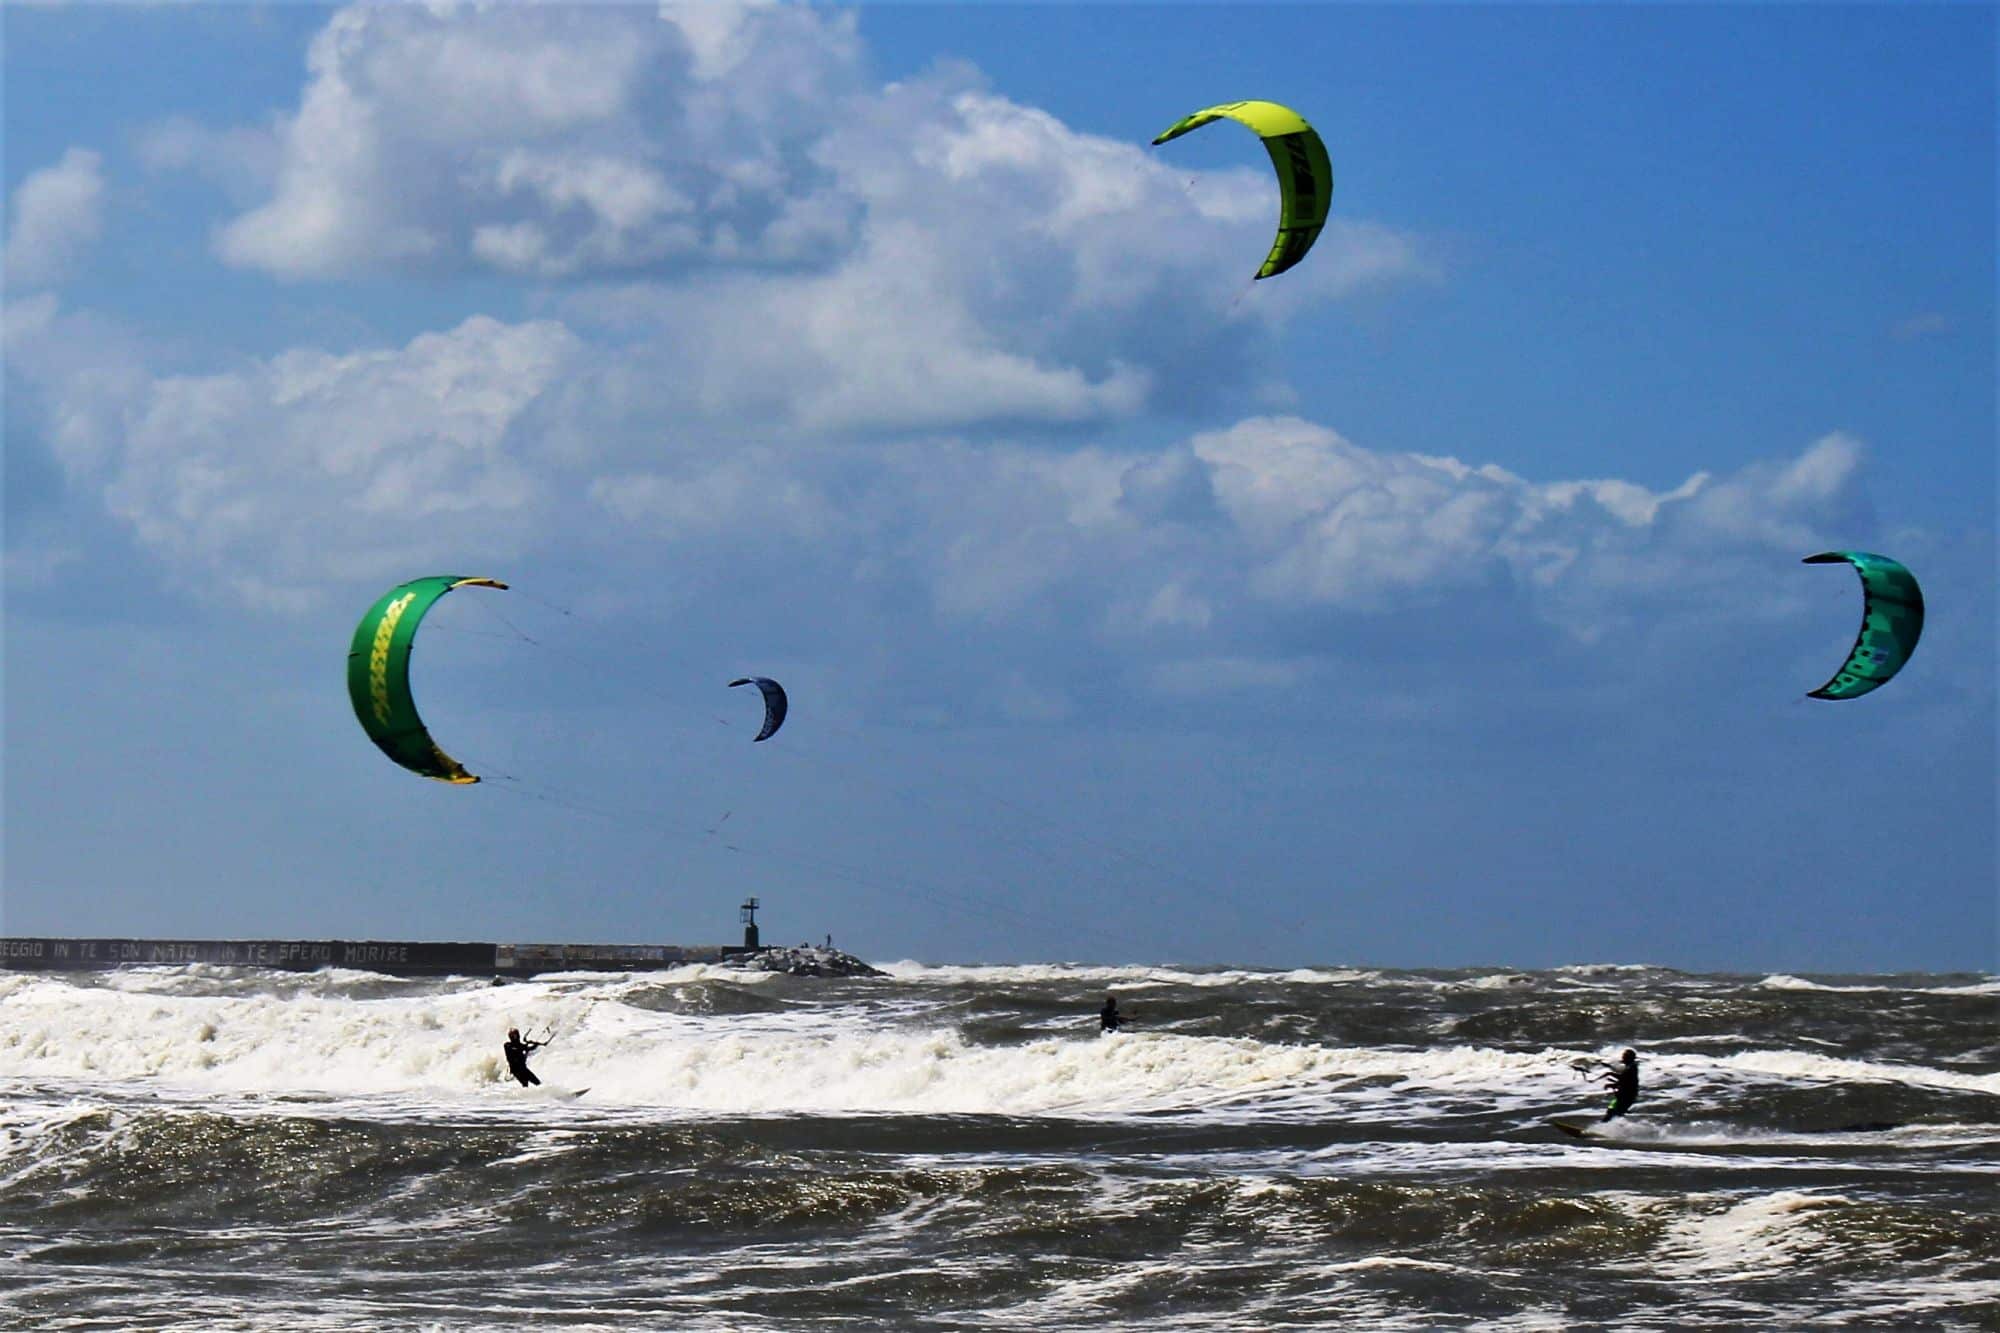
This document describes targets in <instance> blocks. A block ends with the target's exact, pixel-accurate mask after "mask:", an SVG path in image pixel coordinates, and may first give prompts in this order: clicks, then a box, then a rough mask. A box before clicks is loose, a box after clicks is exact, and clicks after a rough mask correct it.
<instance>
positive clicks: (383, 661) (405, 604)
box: [347, 574, 507, 783]
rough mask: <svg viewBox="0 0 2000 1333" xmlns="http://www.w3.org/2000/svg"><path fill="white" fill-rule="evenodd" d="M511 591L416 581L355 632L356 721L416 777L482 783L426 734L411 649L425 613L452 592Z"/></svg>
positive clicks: (396, 590) (461, 581) (447, 580)
mask: <svg viewBox="0 0 2000 1333" xmlns="http://www.w3.org/2000/svg"><path fill="white" fill-rule="evenodd" d="M506 586H507V585H506V584H504V583H502V582H500V581H499V580H497V579H470V578H460V577H458V576H457V575H452V574H443V575H436V576H433V577H431V578H424V579H412V580H410V581H409V582H408V583H399V584H397V585H396V586H395V587H393V588H391V589H389V591H387V592H385V593H383V594H382V596H381V597H380V599H378V600H377V601H376V603H375V605H373V606H371V607H369V608H368V614H367V615H365V616H363V617H361V623H360V624H359V625H356V626H355V627H354V643H353V645H352V646H351V647H349V649H348V650H347V697H348V698H349V699H350V700H352V701H353V703H354V716H356V717H357V718H359V719H361V728H362V730H364V731H366V732H367V733H368V739H369V740H372V741H374V742H375V744H376V745H378V746H380V747H381V750H382V753H383V754H386V755H388V756H389V757H390V758H391V759H393V760H395V761H396V762H397V763H399V764H401V765H402V766H403V767H404V768H407V769H409V770H410V771H411V772H413V773H421V774H423V775H424V776H425V777H427V778H436V779H437V780H438V781H439V782H458V783H465V782H477V781H479V779H478V778H476V777H474V776H473V775H472V774H470V773H468V772H466V771H465V769H464V768H462V767H460V765H459V762H458V761H457V760H456V759H453V758H452V757H451V756H450V755H448V754H446V753H445V752H444V751H443V750H440V749H438V747H437V745H436V743H434V742H433V741H432V740H431V734H430V732H429V731H427V730H425V729H424V722H423V719H422V718H421V717H419V716H418V715H417V704H416V700H415V699H414V698H412V697H411V695H410V645H411V643H412V641H414V640H415V638H416V636H417V626H418V624H419V623H421V622H422V620H423V618H424V614H425V613H426V612H427V611H429V610H430V609H431V606H432V604H433V603H435V602H436V601H437V599H438V598H440V597H442V596H444V595H445V594H446V593H448V592H450V591H451V590H452V589H454V588H503V589H504V588H505V587H506Z"/></svg>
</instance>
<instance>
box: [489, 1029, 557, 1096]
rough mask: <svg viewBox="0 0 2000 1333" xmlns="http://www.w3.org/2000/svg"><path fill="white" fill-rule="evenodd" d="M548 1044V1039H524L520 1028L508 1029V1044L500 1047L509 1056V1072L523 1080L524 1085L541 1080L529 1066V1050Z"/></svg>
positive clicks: (535, 1049) (522, 1084) (537, 1049)
mask: <svg viewBox="0 0 2000 1333" xmlns="http://www.w3.org/2000/svg"><path fill="white" fill-rule="evenodd" d="M546 1045H548V1043H547V1042H546V1041H522V1040H521V1029H519V1028H508V1029H507V1044H506V1045H505V1046H503V1047H501V1048H500V1049H501V1050H502V1051H503V1052H505V1053H506V1056H507V1072H508V1073H510V1074H512V1075H513V1076H514V1077H515V1078H517V1079H519V1080H521V1086H522V1087H524V1088H525V1087H527V1086H528V1085H530V1084H539V1083H540V1082H541V1080H540V1079H538V1078H536V1077H535V1071H534V1070H532V1069H530V1068H528V1052H529V1051H539V1050H540V1049H541V1048H542V1047H544V1046H546Z"/></svg>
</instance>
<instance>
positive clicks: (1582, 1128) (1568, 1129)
mask: <svg viewBox="0 0 2000 1333" xmlns="http://www.w3.org/2000/svg"><path fill="white" fill-rule="evenodd" d="M1549 1123H1550V1124H1551V1125H1553V1126H1555V1127H1556V1128H1557V1129H1559V1130H1561V1131H1562V1132H1563V1133H1565V1134H1567V1135H1569V1136H1570V1137H1571V1138H1574V1139H1588V1138H1595V1137H1597V1136H1596V1135H1594V1134H1592V1133H1591V1132H1590V1126H1588V1125H1572V1124H1571V1123H1570V1122H1569V1121H1567V1120H1551V1121H1549Z"/></svg>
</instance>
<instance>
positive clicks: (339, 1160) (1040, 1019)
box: [0, 964, 2000, 1330]
mask: <svg viewBox="0 0 2000 1333" xmlns="http://www.w3.org/2000/svg"><path fill="white" fill-rule="evenodd" d="M891 970H892V972H893V975H892V976H891V977H890V978H888V979H883V980H859V979H857V980H846V981H827V980H809V979H795V978H789V977H783V976H769V975H744V974H737V973H733V972H724V971H720V970H716V969H706V968H690V969H687V970H684V971H681V972H675V973H664V974H652V975H648V976H618V977H612V976H562V977H549V978H542V979H538V980H536V981H533V982H527V983H513V984H509V985H505V986H498V987H495V986H489V985H486V984H484V983H478V982H471V981H445V982H436V981H397V980H392V979H387V978H382V977H377V976H370V975H365V974H360V973H345V972H326V973H318V974H312V975H303V976H301V975H290V974H274V973H267V972H258V971H254V970H229V969H213V968H199V967H196V968H165V969H146V970H136V971H129V972H122V973H112V974H103V975H98V976H87V977H80V978H63V977H56V976H41V975H27V974H13V975H8V974H0V1255H4V1258H0V1325H4V1326H5V1327H11V1328H36V1329H84V1328H90V1329H103V1328H118V1329H145V1328H176V1329H181V1328H191V1327H199V1328H208V1329H260V1330H261V1329H272V1330H278V1329H282V1330H310V1329H333V1328H339V1329H348V1328H375V1329H451V1330H458V1329H489V1328H490V1329H499V1328H519V1327H523V1326H526V1325H527V1324H529V1323H530V1322H532V1323H533V1324H534V1325H535V1326H537V1327H552V1328H576V1329H613V1328H615V1329H635V1328H657V1329H676V1330H683V1329H685V1330H723V1329H727V1330H765V1329H791V1328H808V1327H810V1328H820V1327H831V1326H847V1327H853V1328H867V1329H878V1328H891V1329H957V1328H1002V1329H1036V1330H1043V1329H1068V1328H1130V1329H1139V1328H1145V1329H1148V1330H1158V1329H1195V1328H1199V1329H1223V1328H1238V1329H1277V1328H1296V1327H1304V1326H1309V1325H1324V1326H1330V1327H1340V1328H1367V1329H1439V1328H1483V1329H1550V1330H1555V1329H1588V1328H1610V1327H1614V1326H1615V1327H1618V1328H1620V1329H1633V1328H1651V1329H1670V1328H1671V1329H1685V1328H1726V1329H1743V1328H1788V1329H1802V1328H1814V1327H1822V1328H1831V1327H1836V1326H1837V1327H1842V1328H1895V1329H1995V1328H2000V1220H1996V1212H1997V1211H2000V1210H1996V1207H1995V1205H1996V1203H2000V981H1996V980H1995V979H1994V978H1993V977H1990V976H1957V977H1934V976H1929V977H1853V978H1814V979H1810V980H1807V979H1800V978H1792V977H1782V976H1773V977H1717V976H1700V975H1690V974H1684V973H1675V972H1669V971H1662V970H1657V969H1644V968H1609V967H1607V968H1574V969H1566V970H1561V971H1554V972H1537V973H1505V972H1498V973H1496V972H1375V971H1359V970H1308V971H1295V972H1285V973H1270V972H1247V971H1205V972H1184V971H1174V970H1166V969H1149V968H1116V969H1109V968H1071V967H966V968H939V967H922V966H918V965H915V964H901V965H895V966H893V967H892V969H891ZM1107 990H1110V991H1114V992H1115V993H1116V994H1117V995H1118V996H1119V999H1120V1006H1121V1008H1123V1009H1124V1010H1125V1011H1126V1012H1127V1014H1128V1016H1129V1018H1130V1020H1131V1026H1130V1028H1129V1029H1128V1030H1127V1031H1125V1032H1121V1033H1119V1034H1117V1035H1115V1036H1111V1037H1099V1036H1098V1035H1097V1033H1096V1031H1095V1028H1096V1023H1095V1012H1096V1009H1097V1007H1098V1005H1099V1004H1100V1003H1101V1002H1102V1000H1103V996H1104V994H1105V993H1106V991H1107ZM545 1023H553V1024H554V1025H555V1028H556V1039H555V1042H554V1044H553V1045H551V1046H550V1047H549V1048H548V1049H547V1050H545V1051H542V1052H539V1053H538V1054H537V1056H536V1058H535V1065H536V1067H537V1069H538V1071H539V1072H540V1073H541V1075H542V1076H543V1077H544V1079H546V1080H547V1086H545V1087H544V1088H541V1089H536V1090H524V1089H521V1088H519V1087H517V1086H515V1085H514V1084H513V1083H512V1082H511V1081H510V1080H508V1079H507V1078H506V1075H505V1069H504V1066H503V1064H502V1062H501V1060H500V1052H499V1046H500V1041H501V1038H502V1037H503V1035H504V1030H505V1029H506V1027H508V1026H510V1025H518V1026H521V1027H523V1028H527V1027H531V1026H534V1027H539V1026H541V1025H542V1024H545ZM1628 1045H1629V1046H1633V1047H1636V1048H1637V1049H1638V1051H1639V1053H1640V1056H1641V1059H1642V1062H1643V1066H1642V1068H1643V1075H1644V1082H1645V1087H1644V1092H1643V1095H1642V1097H1641V1099H1640V1102H1639V1104H1638V1106H1637V1108H1636V1109H1635V1112H1634V1114H1633V1115H1632V1116H1631V1117H1630V1118H1629V1119H1628V1120H1626V1121H1623V1122H1619V1123H1617V1124H1615V1125H1614V1126H1613V1127H1612V1128H1611V1129H1610V1130H1609V1131H1608V1136H1607V1137H1605V1138H1603V1139H1602V1140H1586V1141H1577V1140H1572V1139H1570V1138H1568V1137H1567V1136H1564V1135H1562V1134H1560V1133H1558V1132H1556V1131H1555V1130H1553V1129H1552V1128H1551V1127H1550V1126H1549V1125H1548V1124H1547V1123H1546V1119H1547V1117H1549V1116H1551V1115H1563V1116H1565V1117H1567V1118H1571V1119H1574V1120H1577V1121H1579V1122H1582V1121H1584V1120H1586V1119H1590V1118H1592V1117H1594V1114H1595V1111H1594V1108H1595V1107H1597V1106H1599V1105H1601V1101H1600V1098H1599V1096H1598V1095H1597V1094H1596V1093H1595V1092H1594V1091H1592V1088H1591V1085H1589V1084H1587V1083H1586V1082H1585V1081H1584V1080H1583V1079H1582V1078H1581V1077H1580V1076H1579V1075H1578V1074H1577V1073H1576V1072H1575V1071H1574V1070H1572V1069H1571V1068H1570V1064H1569V1062H1570V1061H1571V1060H1572V1059H1574V1058H1577V1057H1582V1056H1592V1057H1605V1056H1611V1055H1615V1054H1616V1052H1617V1051H1618V1050H1619V1049H1622V1048H1623V1047H1625V1046H1628ZM580 1087H588V1089H589V1091H588V1092H587V1093H585V1094H584V1095H583V1096H581V1097H575V1098H572V1097H570V1096H568V1095H567V1094H568V1093H569V1092H570V1091H572V1090H574V1089H577V1088H580Z"/></svg>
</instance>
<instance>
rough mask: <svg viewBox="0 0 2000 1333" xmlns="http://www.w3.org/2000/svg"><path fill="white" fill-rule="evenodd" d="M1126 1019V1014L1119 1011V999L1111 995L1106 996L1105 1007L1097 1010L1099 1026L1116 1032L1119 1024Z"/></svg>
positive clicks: (1107, 1030)
mask: <svg viewBox="0 0 2000 1333" xmlns="http://www.w3.org/2000/svg"><path fill="white" fill-rule="evenodd" d="M1124 1021H1125V1018H1124V1016H1123V1015H1122V1014H1120V1013H1119V1012H1118V1001H1117V1000H1115V999H1113V998H1112V997H1111V996H1109V995H1107V996H1105V997H1104V1007H1103V1008H1102V1009H1100V1010H1098V1011H1097V1026H1099V1027H1101V1028H1103V1029H1104V1030H1105V1031H1106V1032H1116V1031H1117V1030H1118V1025H1119V1024H1120V1023H1123V1022H1124Z"/></svg>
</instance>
